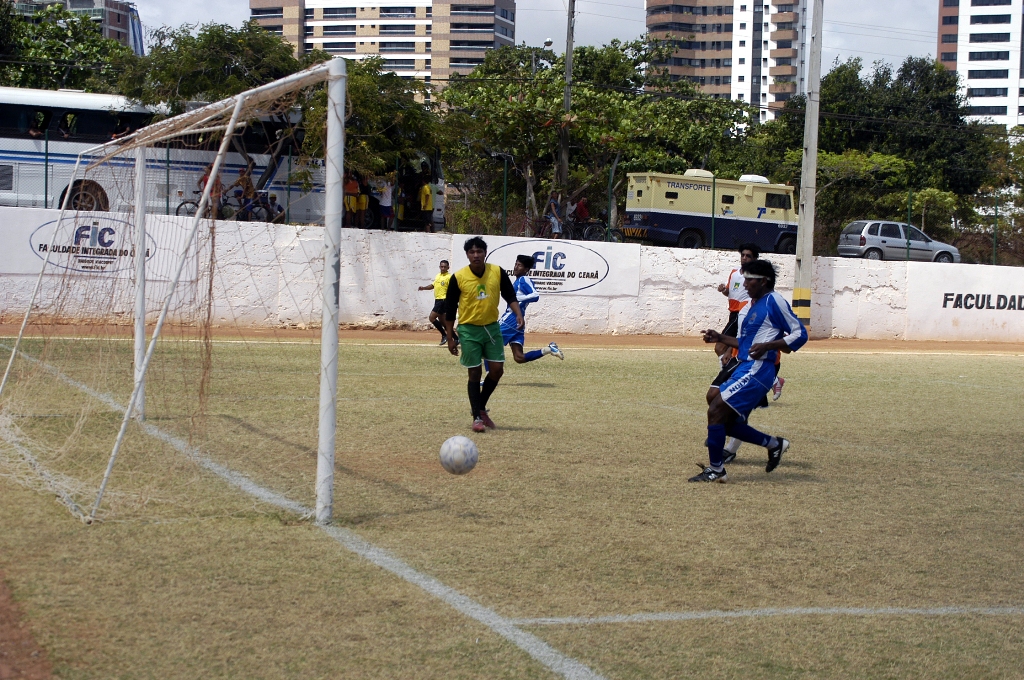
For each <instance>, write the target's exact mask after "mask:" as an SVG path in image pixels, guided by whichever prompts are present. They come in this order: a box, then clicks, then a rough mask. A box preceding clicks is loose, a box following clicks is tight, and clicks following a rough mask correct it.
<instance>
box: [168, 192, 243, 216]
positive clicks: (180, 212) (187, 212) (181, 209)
mask: <svg viewBox="0 0 1024 680" xmlns="http://www.w3.org/2000/svg"><path fill="white" fill-rule="evenodd" d="M192 193H193V194H194V195H196V196H200V195H201V194H202V193H203V192H202V191H193V192H192ZM184 196H185V192H184V191H181V190H179V191H178V198H183V197H184ZM210 200H213V199H212V197H211V199H210ZM197 212H199V201H197V200H191V201H189V200H182V202H181V203H179V204H178V207H177V208H175V210H174V214H175V215H177V216H178V217H195V214H196V213H197ZM209 212H210V209H209V208H207V213H209ZM233 214H234V211H231V210H230V208H229V207H228V204H227V201H226V200H225V201H224V202H223V203H221V205H220V206H219V207H218V209H217V219H221V220H226V219H228V218H230V217H231V216H232V215H233Z"/></svg>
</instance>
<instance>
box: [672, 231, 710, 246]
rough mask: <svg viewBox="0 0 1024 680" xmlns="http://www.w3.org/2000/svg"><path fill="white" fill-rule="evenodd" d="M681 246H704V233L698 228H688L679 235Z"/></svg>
mask: <svg viewBox="0 0 1024 680" xmlns="http://www.w3.org/2000/svg"><path fill="white" fill-rule="evenodd" d="M678 246H679V247H680V248H703V247H704V235H703V234H702V233H700V232H699V231H697V230H696V229H687V230H686V231H684V232H683V233H682V234H680V235H679V243H678Z"/></svg>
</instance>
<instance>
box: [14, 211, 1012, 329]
mask: <svg viewBox="0 0 1024 680" xmlns="http://www.w3.org/2000/svg"><path fill="white" fill-rule="evenodd" d="M56 217H57V212H56V211H45V210H38V209H17V208H0V229H2V230H3V233H4V235H5V242H6V243H7V244H8V247H6V248H4V249H3V250H0V313H2V316H3V318H4V320H5V321H8V322H10V321H12V319H14V318H16V317H17V316H18V315H21V314H23V313H24V309H25V305H26V304H27V300H28V295H29V293H30V292H31V289H32V284H33V283H34V278H35V273H36V272H38V267H39V264H40V263H41V262H42V260H41V259H40V258H39V257H38V256H37V255H36V254H35V253H34V252H33V248H35V249H38V241H39V238H38V237H37V238H35V239H33V238H32V234H33V233H35V232H36V231H37V229H38V227H39V226H41V225H43V224H44V223H46V222H51V223H52V220H54V219H56ZM184 220H185V218H175V217H164V216H150V218H149V221H148V229H149V231H150V233H151V234H152V236H153V238H154V239H155V240H156V241H157V249H158V250H159V249H160V248H161V246H160V240H161V238H162V233H166V234H167V235H168V236H167V238H168V239H170V238H173V237H174V235H176V234H179V233H180V225H179V224H178V222H182V223H183V222H184ZM51 228H52V227H51ZM120 237H121V235H120V234H117V235H116V236H109V235H108V238H120ZM466 238H467V237H466V236H463V235H451V234H421V233H394V232H381V231H361V230H353V229H345V230H343V233H342V262H341V323H342V324H353V325H367V326H413V327H423V328H427V327H429V326H428V325H427V322H426V317H427V313H428V312H429V311H430V308H431V305H432V303H433V295H432V293H431V292H430V291H425V292H420V291H417V290H416V289H417V287H418V286H420V285H426V284H428V283H430V282H431V280H432V279H433V277H434V275H435V274H436V273H437V264H438V262H439V261H440V260H442V259H448V260H451V262H452V267H453V269H454V268H456V267H458V266H461V264H460V261H459V259H458V258H459V257H460V256H461V250H462V248H461V244H462V242H463V241H464V240H465V239H466ZM484 238H485V239H486V240H488V243H489V244H491V250H492V252H495V253H497V252H499V251H498V248H499V247H500V246H502V245H504V246H506V247H504V248H501V250H500V252H501V253H502V255H501V256H500V258H499V264H502V265H503V266H509V267H510V266H511V264H510V262H511V260H514V257H515V255H516V254H519V252H518V251H519V250H522V252H523V253H524V254H533V253H534V252H546V251H547V248H548V246H551V247H552V252H553V253H554V254H555V255H557V254H559V253H562V254H563V256H564V257H563V258H561V259H558V258H557V257H556V258H555V264H553V265H551V266H552V267H557V266H558V265H561V266H562V270H560V271H562V272H563V275H564V272H569V271H572V272H574V273H578V274H579V277H580V278H582V277H584V276H594V275H595V273H596V276H597V277H598V278H599V279H600V280H597V279H595V282H596V284H599V285H596V284H595V285H589V283H588V286H587V287H583V288H582V289H577V290H569V289H568V288H569V286H568V284H563V283H561V282H560V281H559V280H558V279H557V278H551V279H550V280H548V281H546V282H545V285H544V286H540V287H541V288H542V289H543V288H545V287H546V288H547V290H546V291H545V292H543V293H542V297H541V300H540V302H538V303H536V304H534V305H532V306H531V307H530V311H529V319H528V329H529V330H531V331H542V332H555V333H593V334H600V333H608V334H622V335H629V334H679V335H696V334H697V333H698V332H699V331H700V330H701V329H704V328H708V327H711V328H721V327H722V326H723V325H724V324H725V320H726V317H727V311H726V303H725V299H724V297H723V296H722V295H721V293H719V292H718V291H717V286H718V284H720V283H723V282H724V281H725V280H726V278H727V276H728V274H729V272H730V271H731V270H732V269H733V268H734V267H735V266H737V264H738V256H737V255H736V254H735V253H732V252H722V251H707V250H682V249H677V248H655V247H647V246H637V245H635V244H604V243H599V244H594V243H581V242H565V241H537V240H533V239H529V240H528V239H508V238H502V237H484ZM321 239H322V229H320V228H318V227H311V226H295V225H267V224H251V223H250V224H247V223H241V224H235V223H221V224H220V225H218V229H217V241H216V243H217V255H216V259H217V275H216V277H215V281H214V285H215V310H214V318H215V319H216V322H217V323H219V324H230V323H241V324H245V325H253V326H279V325H302V324H306V323H310V321H311V320H312V322H313V323H316V322H317V320H318V319H319V315H320V309H319V301H318V298H319V282H320V280H321V272H322V261H320V260H319V259H318V257H319V255H320V248H321ZM43 240H45V239H43ZM765 257H766V259H770V260H771V261H772V262H773V263H775V264H776V266H777V267H778V268H779V284H778V287H777V288H778V290H779V292H781V293H783V294H784V295H786V296H787V297H788V296H789V295H790V294H791V292H792V282H793V276H794V259H793V256H791V255H774V254H770V255H766V256H765ZM509 258H511V259H509ZM506 259H509V262H505V260H506ZM601 260H603V261H604V262H605V265H602V264H601ZM595 263H596V264H595ZM155 269H158V268H155ZM130 270H131V267H129V266H124V267H121V269H120V271H119V272H118V273H117V274H111V276H112V277H113V276H119V277H120V276H127V275H128V272H130ZM193 271H195V269H193ZM548 273H549V274H550V275H551V276H552V277H555V276H556V274H557V273H558V272H554V271H549V272H548ZM576 281H577V282H578V281H579V279H576ZM154 283H155V284H156V285H153V286H149V288H150V291H151V292H150V307H151V308H152V309H155V308H156V305H157V304H158V302H159V295H160V294H161V288H162V286H161V285H160V283H162V281H161V277H160V276H159V274H158V273H155V274H154ZM559 286H565V287H564V288H562V289H559ZM576 288H581V286H580V285H579V284H578V283H577V284H576ZM44 290H45V288H44ZM957 296H960V297H959V298H958V297H957ZM979 296H980V297H981V298H982V299H983V300H984V302H983V303H982V305H981V307H980V308H979V307H978V303H977V301H978V299H979ZM130 303H131V301H130V300H128V301H126V304H127V305H128V309H126V310H115V311H120V312H122V313H123V312H126V311H129V310H130ZM1022 306H1024V268H1015V267H992V266H986V265H964V264H934V263H914V262H911V263H907V262H870V261H866V260H852V259H841V258H816V260H815V275H814V287H813V295H812V307H811V315H812V316H811V320H812V335H814V336H815V337H829V336H831V337H846V338H863V339H897V340H979V341H997V342H998V341H1002V342H1024V309H1021V307H1022Z"/></svg>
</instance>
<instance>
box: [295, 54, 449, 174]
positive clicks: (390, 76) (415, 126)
mask: <svg viewBox="0 0 1024 680" xmlns="http://www.w3.org/2000/svg"><path fill="white" fill-rule="evenodd" d="M383 66H384V60H383V59H382V58H377V57H375V58H372V59H363V60H359V61H349V62H348V101H347V108H348V114H347V119H346V122H345V166H346V167H347V168H351V169H354V170H358V171H359V172H362V173H366V174H380V173H384V172H388V171H389V170H394V168H395V166H396V165H397V164H398V163H399V162H400V161H406V160H410V159H412V158H413V157H414V155H415V154H416V153H417V152H422V153H428V154H429V153H430V152H431V151H432V150H433V149H434V146H435V145H436V127H437V122H436V116H435V114H434V113H433V112H432V111H431V110H430V109H429V108H428V107H426V106H424V105H423V104H422V103H420V101H419V100H420V99H421V98H422V97H423V96H424V95H425V94H426V91H427V90H426V86H425V85H424V84H423V83H421V82H419V81H415V80H404V79H403V78H401V77H400V76H399V75H397V74H396V73H393V72H390V71H385V70H384V69H383ZM305 120H306V137H305V140H304V141H303V150H304V152H305V153H306V154H307V155H308V156H311V157H315V158H320V157H322V156H323V154H324V142H325V140H326V134H327V92H326V90H324V89H322V88H321V89H320V90H319V91H318V92H317V93H316V94H315V95H314V97H313V98H312V100H311V101H310V102H309V105H308V108H307V110H306V115H305Z"/></svg>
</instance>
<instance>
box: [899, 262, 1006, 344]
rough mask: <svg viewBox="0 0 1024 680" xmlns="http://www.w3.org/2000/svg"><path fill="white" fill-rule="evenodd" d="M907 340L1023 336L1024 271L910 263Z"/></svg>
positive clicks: (980, 338)
mask: <svg viewBox="0 0 1024 680" xmlns="http://www.w3.org/2000/svg"><path fill="white" fill-rule="evenodd" d="M906 338H907V340H984V341H988V342H1020V341H1021V339H1022V338H1024V268H1020V267H989V266H983V265H970V264H937V263H933V262H910V263H907V336H906Z"/></svg>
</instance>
